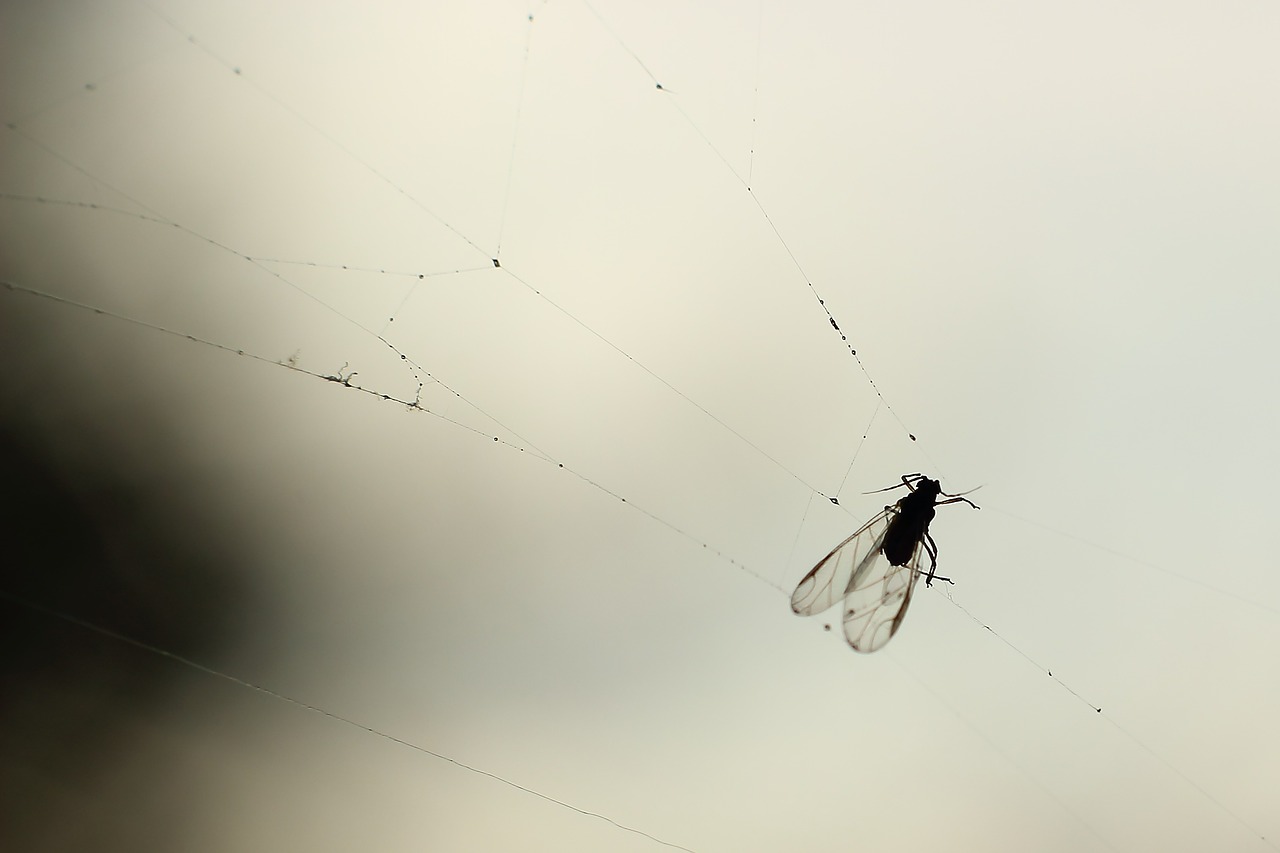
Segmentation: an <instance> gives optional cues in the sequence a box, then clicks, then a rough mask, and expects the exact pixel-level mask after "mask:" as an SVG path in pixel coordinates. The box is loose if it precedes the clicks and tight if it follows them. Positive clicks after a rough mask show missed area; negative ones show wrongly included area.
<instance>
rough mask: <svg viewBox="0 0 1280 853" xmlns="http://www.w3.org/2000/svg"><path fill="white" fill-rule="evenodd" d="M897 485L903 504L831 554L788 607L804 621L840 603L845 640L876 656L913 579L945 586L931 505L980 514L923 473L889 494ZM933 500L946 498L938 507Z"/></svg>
mask: <svg viewBox="0 0 1280 853" xmlns="http://www.w3.org/2000/svg"><path fill="white" fill-rule="evenodd" d="M902 486H906V487H907V490H908V492H909V493H908V494H907V495H906V496H905V497H903V498H902V500H900V501H898V502H897V503H896V504H894V505H893V506H887V507H885V508H884V511H883V512H881V513H880V514H879V515H877V516H876V517H875V518H873V519H871V520H870V521H868V522H867V523H866V524H864V525H863V526H862V527H860V528H858V529H857V530H856V531H854V533H853V535H852V536H850V537H849V538H848V539H846V540H844V541H843V542H841V543H840V544H839V545H837V546H836V547H835V548H834V549H832V551H831V553H830V554H827V556H825V557H823V558H822V559H821V560H820V561H818V564H817V565H816V566H814V567H813V569H812V570H811V571H810V572H809V573H808V574H807V575H805V576H804V578H803V579H802V580H801V581H800V583H799V585H798V586H796V591H795V592H794V593H792V595H791V609H792V610H794V611H795V612H796V613H799V614H800V615H802V616H811V615H813V614H815V613H821V612H822V611H823V610H826V609H827V608H828V607H831V606H832V605H833V604H835V603H836V602H838V601H843V602H844V636H845V639H847V640H848V641H849V645H851V646H853V648H854V649H855V650H856V651H859V652H874V651H875V650H876V649H878V648H880V647H881V646H883V645H884V644H885V643H887V642H889V639H890V638H891V637H893V635H894V634H895V633H897V631H898V626H899V625H901V624H902V619H903V617H904V616H906V614H907V605H908V604H910V603H911V593H912V590H914V589H915V585H916V578H917V577H918V576H919V575H921V574H925V581H924V582H925V586H932V585H933V581H934V579H935V578H936V579H938V580H944V581H947V582H948V583H950V582H951V579H950V578H943V577H938V575H937V568H938V546H937V544H936V543H935V542H934V541H933V537H932V536H930V535H929V522H931V521H933V516H934V512H935V507H937V506H941V505H943V504H949V503H958V502H964V503H967V504H969V506H971V507H973V508H974V509H977V508H978V506H977V504H975V503H974V502H973V501H971V500H969V499H968V498H965V497H962V496H959V495H948V494H947V493H946V492H944V491H942V485H941V484H940V483H939V482H938V481H937V480H930V479H929V478H928V477H926V476H924V475H923V474H907V475H905V476H903V478H902V484H901V485H899V486H891V487H890V488H894V489H898V488H902ZM882 491H888V489H883V490H882ZM939 495H941V496H943V497H946V498H947V500H944V501H939V500H938V496H939ZM922 551H923V552H924V553H926V554H928V555H929V571H928V573H924V572H922V571H921V570H920V568H919V563H920V554H921V552H922Z"/></svg>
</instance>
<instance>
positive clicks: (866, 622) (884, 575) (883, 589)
mask: <svg viewBox="0 0 1280 853" xmlns="http://www.w3.org/2000/svg"><path fill="white" fill-rule="evenodd" d="M923 551H924V549H923V548H921V547H920V543H919V542H917V543H916V548H915V551H913V552H912V554H911V559H909V560H907V562H906V564H905V565H902V566H894V565H892V564H890V563H889V561H888V560H886V559H885V558H884V557H883V555H881V554H879V552H878V551H877V552H875V553H874V554H873V556H875V557H879V558H880V559H878V560H873V561H871V562H869V563H868V564H867V566H866V569H865V570H864V571H862V572H861V573H858V574H855V575H854V577H853V578H851V579H850V582H849V591H848V593H847V594H846V595H845V599H844V637H845V639H846V640H848V641H849V645H851V646H853V648H854V650H855V651H859V652H874V651H875V650H876V649H878V648H880V647H881V646H883V645H884V644H885V643H887V642H889V640H890V639H891V638H892V637H893V635H894V634H896V633H897V632H898V626H899V625H901V624H902V620H903V618H904V617H905V616H906V615H907V605H909V604H911V592H912V591H913V590H914V589H915V587H916V577H917V575H919V571H918V568H919V563H920V554H921V553H922V552H923Z"/></svg>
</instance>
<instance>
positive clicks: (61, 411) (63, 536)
mask: <svg viewBox="0 0 1280 853" xmlns="http://www.w3.org/2000/svg"><path fill="white" fill-rule="evenodd" d="M76 314H85V315H88V316H79V317H77V316H75V315H76ZM112 323H117V321H115V320H112V319H110V318H106V317H101V316H94V315H92V313H91V312H82V311H80V309H76V308H71V307H67V306H60V305H57V304H54V303H50V302H48V301H43V302H42V301H41V300H40V299H39V298H38V297H32V296H30V295H27V294H23V293H17V292H14V291H12V290H8V289H5V290H3V291H0V363H2V364H4V365H5V367H4V370H3V371H0V399H2V400H3V404H2V405H0V520H2V521H0V524H2V525H3V528H2V531H0V532H2V535H0V631H2V632H3V642H2V643H0V656H2V662H0V673H2V675H0V677H2V678H3V683H2V684H0V850H6V851H45V850H76V851H86V850H176V849H182V848H183V846H184V845H183V835H184V831H185V827H184V825H185V821H184V813H185V812H186V811H187V810H189V809H190V807H191V799H192V797H191V796H189V795H190V794H191V790H190V789H189V786H190V785H191V784H192V782H191V779H192V778H198V777H199V775H200V770H199V768H198V767H190V766H186V767H184V766H182V762H181V761H180V760H177V759H172V760H170V759H171V758H172V757H170V758H166V756H165V755H163V754H160V755H159V756H158V757H157V756H156V755H155V753H156V749H155V741H156V738H155V735H154V732H155V731H156V730H157V728H159V727H158V726H156V725H155V722H154V721H155V720H156V719H157V718H163V717H165V715H172V714H173V713H175V711H174V709H173V705H174V702H175V701H176V699H177V698H178V697H179V696H180V694H181V693H182V691H183V690H184V689H185V687H186V686H189V685H190V683H191V680H192V678H193V673H195V674H196V675H197V676H198V677H200V678H206V679H207V678H209V677H210V676H208V675H207V674H199V673H196V671H195V670H193V669H192V668H191V667H188V666H184V665H183V664H182V663H181V662H179V661H175V660H173V659H171V658H167V657H165V656H163V655H158V654H156V653H154V652H152V651H148V650H146V649H144V648H141V647H139V646H137V645H134V644H130V643H128V642H124V641H122V640H120V639H116V638H112V637H111V636H108V635H106V634H103V633H101V632H96V631H94V630H91V629H89V628H87V627H85V626H84V625H83V624H77V623H76V621H74V620H81V621H82V622H84V623H90V624H92V625H95V626H99V627H100V628H102V629H105V630H106V631H110V632H115V633H117V634H120V635H123V636H125V637H129V638H132V639H134V640H137V641H139V642H141V643H145V644H148V645H151V646H154V647H156V648H159V649H163V650H165V651H167V652H171V653H172V654H176V655H180V656H182V657H186V658H189V659H192V660H196V661H205V662H216V661H217V660H218V659H219V655H220V654H225V652H226V649H227V648H229V647H230V646H232V645H234V642H233V641H234V634H235V631H236V625H237V620H236V618H235V614H236V611H237V607H238V605H239V604H240V603H241V602H242V601H243V596H244V595H245V592H246V590H245V587H244V583H245V580H246V577H247V575H246V571H245V566H244V558H243V556H242V555H239V554H237V546H236V545H235V544H234V543H237V542H240V541H242V540H243V536H242V535H236V534H233V532H232V531H230V530H229V529H228V522H227V521H226V520H225V519H226V518H227V517H228V516H225V515H221V514H220V513H219V512H218V511H217V509H216V507H215V506H214V505H212V503H211V499H209V498H207V497H205V496H206V495H208V494H209V490H208V488H207V486H208V484H207V483H204V484H202V483H201V482H200V481H199V475H198V472H193V470H192V469H194V468H196V467H197V466H193V465H192V464H191V460H192V459H193V458H195V456H194V454H198V453H199V448H192V447H189V446H187V443H185V442H184V441H182V440H181V436H180V435H177V434H176V433H178V432H179V430H178V428H177V427H176V426H175V425H174V424H173V422H172V420H171V419H168V418H166V411H171V405H172V404H170V403H169V402H168V401H167V400H165V399H164V395H163V393H162V392H160V391H159V390H157V389H155V388H151V387H149V383H148V380H147V376H148V372H149V371H148V370H147V365H146V364H144V363H140V362H141V361H143V359H140V358H139V354H138V351H137V350H136V349H135V350H130V349H129V348H128V347H127V346H126V347H116V346H113V343H112V342H113V341H119V340H122V339H123V340H127V337H123V338H122V337H121V336H122V335H127V334H132V335H134V336H137V335H138V334H139V330H136V329H133V330H130V329H111V328H106V326H107V324H112ZM86 330H87V331H88V332H90V333H91V334H90V335H88V336H87V337H86V335H85V332H86ZM141 334H147V333H146V332H141ZM104 376H113V377H117V381H115V382H103V381H102V378H103V377H104ZM58 614H61V616H60V615H58ZM62 616H65V617H71V618H70V619H68V618H62ZM143 741H145V742H147V743H148V744H149V746H146V747H145V749H141V751H143V752H145V753H146V754H147V755H148V757H147V758H146V759H145V760H142V761H141V763H140V764H139V760H140V759H139V758H138V753H139V751H140V744H141V742H143ZM179 752H181V750H176V751H175V753H174V755H177V754H178V753H179ZM125 766H129V767H130V769H129V770H128V771H127V772H124V771H122V770H121V768H122V767H125Z"/></svg>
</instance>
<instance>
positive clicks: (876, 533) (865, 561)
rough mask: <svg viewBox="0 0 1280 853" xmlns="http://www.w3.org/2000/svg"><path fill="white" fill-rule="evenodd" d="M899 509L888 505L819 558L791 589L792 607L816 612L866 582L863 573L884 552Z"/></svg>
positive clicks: (810, 612) (805, 613) (802, 614)
mask: <svg viewBox="0 0 1280 853" xmlns="http://www.w3.org/2000/svg"><path fill="white" fill-rule="evenodd" d="M897 512H898V509H897V507H885V510H884V512H882V513H880V514H879V515H877V516H876V517H875V518H873V519H871V520H870V521H868V522H867V523H866V524H864V525H862V526H861V527H859V528H858V529H857V530H855V531H854V532H853V535H851V536H850V537H849V538H848V539H846V540H844V541H843V542H841V543H840V544H839V545H837V546H836V547H835V548H833V549H832V550H831V553H830V554H828V555H827V556H825V557H823V558H822V559H821V560H819V561H818V565H816V566H814V567H813V569H812V570H810V572H809V574H807V575H805V576H804V578H803V579H801V581H800V583H799V584H798V585H797V586H796V591H795V592H793V593H791V609H792V610H794V611H795V612H796V613H799V614H800V615H801V616H812V615H813V614H815V613H821V612H822V611H824V610H826V609H827V608H828V607H830V606H831V605H833V604H835V603H836V602H837V601H840V600H842V599H844V598H845V596H847V595H848V594H849V593H850V592H851V591H852V590H854V588H855V587H856V586H862V585H863V581H862V576H863V575H865V574H866V573H867V572H868V571H869V570H870V569H871V566H872V564H873V563H875V562H878V561H877V559H876V558H877V557H879V556H880V547H881V546H882V545H883V544H884V535H885V531H887V530H888V529H889V522H890V521H892V520H893V519H894V518H895V517H897Z"/></svg>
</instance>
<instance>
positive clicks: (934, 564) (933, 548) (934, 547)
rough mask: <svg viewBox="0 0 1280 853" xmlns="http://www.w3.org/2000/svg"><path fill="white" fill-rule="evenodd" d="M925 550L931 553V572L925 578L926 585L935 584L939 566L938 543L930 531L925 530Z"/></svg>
mask: <svg viewBox="0 0 1280 853" xmlns="http://www.w3.org/2000/svg"><path fill="white" fill-rule="evenodd" d="M923 542H924V550H925V553H926V554H928V555H929V574H928V575H927V576H926V577H925V579H924V585H925V586H933V577H934V572H935V570H936V569H937V568H938V543H937V542H934V541H933V537H932V536H930V535H929V531H928V530H926V531H925V532H924V539H923Z"/></svg>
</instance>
